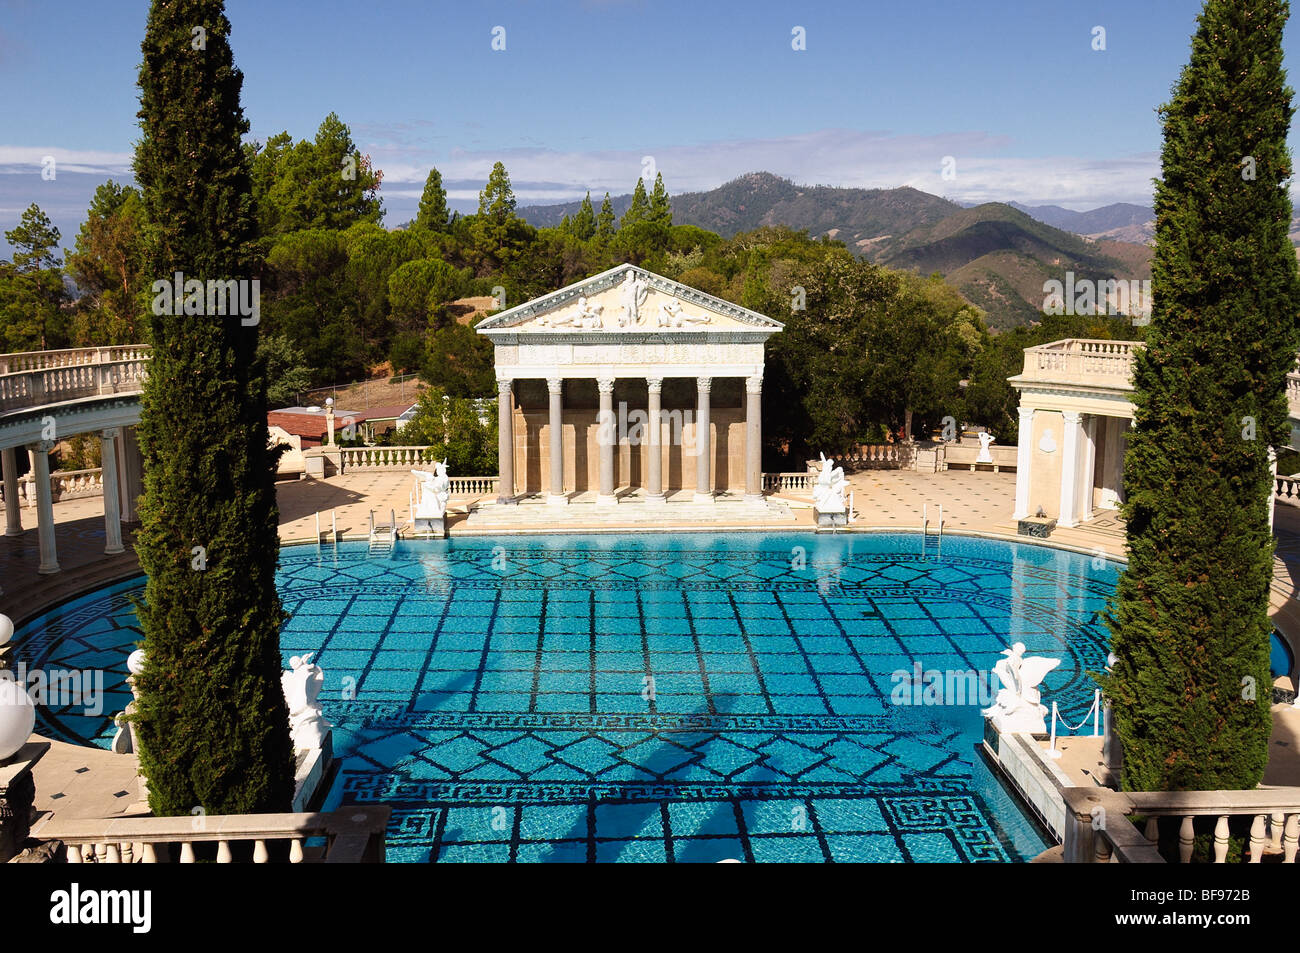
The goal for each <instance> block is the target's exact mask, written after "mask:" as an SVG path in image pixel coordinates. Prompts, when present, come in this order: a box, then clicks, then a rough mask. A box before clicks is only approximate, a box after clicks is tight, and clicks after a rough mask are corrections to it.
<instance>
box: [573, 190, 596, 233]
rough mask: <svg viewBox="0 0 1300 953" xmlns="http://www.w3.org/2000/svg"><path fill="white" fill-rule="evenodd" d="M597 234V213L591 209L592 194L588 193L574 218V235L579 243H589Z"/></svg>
mask: <svg viewBox="0 0 1300 953" xmlns="http://www.w3.org/2000/svg"><path fill="white" fill-rule="evenodd" d="M595 234H596V212H595V210H594V209H593V208H592V207H591V193H590V192H588V193H587V195H586V197H585V198H583V200H582V204H581V205H580V206H578V214H576V215H575V216H574V217H573V235H574V237H575V238H577V239H578V240H579V241H584V242H585V241H587V240H588V239H590V238H591V237H592V236H593V235H595Z"/></svg>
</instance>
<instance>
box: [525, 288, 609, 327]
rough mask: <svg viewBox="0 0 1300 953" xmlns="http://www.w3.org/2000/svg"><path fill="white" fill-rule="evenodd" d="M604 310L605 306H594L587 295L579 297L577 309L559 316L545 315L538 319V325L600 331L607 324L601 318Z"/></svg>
mask: <svg viewBox="0 0 1300 953" xmlns="http://www.w3.org/2000/svg"><path fill="white" fill-rule="evenodd" d="M604 310H605V308H604V306H603V305H599V304H592V303H591V302H589V301H588V300H587V298H586V296H585V295H578V304H577V306H576V307H575V308H572V309H570V310H568V311H563V312H561V313H559V314H544V315H542V316H541V317H540V318H538V319H537V323H538V324H539V325H540V326H542V327H544V328H581V329H582V330H584V331H599V330H600V329H601V328H603V327H604V326H605V322H604V321H603V320H601V317H600V313H601V312H602V311H604Z"/></svg>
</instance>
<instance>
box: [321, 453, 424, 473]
mask: <svg viewBox="0 0 1300 953" xmlns="http://www.w3.org/2000/svg"><path fill="white" fill-rule="evenodd" d="M428 449H430V448H429V447H342V448H341V449H340V451H339V453H340V461H341V463H342V469H343V472H344V473H346V472H348V471H349V470H409V469H419V468H421V467H423V466H424V465H425V464H426V463H427V462H428V461H427V460H426V459H425V456H424V453H425V451H426V450H428Z"/></svg>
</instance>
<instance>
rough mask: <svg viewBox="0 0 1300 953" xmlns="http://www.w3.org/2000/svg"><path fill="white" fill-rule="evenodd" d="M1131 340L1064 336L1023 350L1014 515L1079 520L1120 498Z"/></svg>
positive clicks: (1015, 380) (1017, 381) (1016, 381)
mask: <svg viewBox="0 0 1300 953" xmlns="http://www.w3.org/2000/svg"><path fill="white" fill-rule="evenodd" d="M1140 346H1141V345H1140V344H1138V343H1137V342H1133V341H1092V340H1081V339H1067V340H1063V341H1053V342H1052V343H1051V344H1044V345H1041V346H1039V347H1031V348H1026V349H1025V365H1024V370H1023V372H1022V373H1020V374H1018V375H1017V376H1015V377H1012V378H1010V379H1009V382H1010V384H1011V385H1012V386H1013V387H1015V388H1016V389H1017V390H1018V391H1019V392H1020V440H1019V449H1018V454H1017V459H1016V508H1015V512H1014V513H1013V514H1012V516H1013V518H1014V519H1018V520H1019V519H1024V518H1025V517H1026V516H1034V515H1036V514H1037V513H1038V512H1039V510H1042V512H1043V513H1044V514H1045V515H1046V516H1047V517H1050V518H1052V519H1055V520H1057V522H1058V523H1059V525H1061V526H1077V525H1078V524H1079V523H1083V522H1087V521H1088V520H1090V519H1092V518H1093V515H1094V514H1095V512H1096V511H1098V510H1113V509H1116V508H1117V507H1118V506H1119V504H1120V503H1121V502H1122V501H1123V499H1124V451H1125V448H1126V443H1127V435H1128V431H1129V428H1130V427H1131V426H1132V421H1133V403H1132V400H1131V398H1132V394H1133V349H1134V348H1135V347H1140Z"/></svg>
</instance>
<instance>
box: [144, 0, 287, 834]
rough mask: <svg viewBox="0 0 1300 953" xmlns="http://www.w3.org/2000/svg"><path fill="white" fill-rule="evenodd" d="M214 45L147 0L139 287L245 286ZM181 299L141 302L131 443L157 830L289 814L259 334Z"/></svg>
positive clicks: (243, 201) (221, 33) (230, 89)
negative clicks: (144, 363) (140, 472)
mask: <svg viewBox="0 0 1300 953" xmlns="http://www.w3.org/2000/svg"><path fill="white" fill-rule="evenodd" d="M229 35H230V22H229V21H228V20H227V19H226V16H225V12H224V9H223V3H222V0H154V2H153V5H152V7H151V9H150V12H149V21H148V25H147V26H146V29H145V38H144V43H143V45H142V49H143V62H142V64H141V67H140V80H139V85H140V90H141V96H140V112H139V117H140V125H141V129H142V135H141V138H140V141H139V144H138V146H137V149H136V154H135V175H136V179H137V181H138V182H139V184H140V188H141V195H142V199H143V202H144V206H145V215H146V223H147V224H146V245H147V250H146V255H147V264H148V272H147V273H148V275H149V276H150V278H151V279H152V280H154V281H157V280H163V281H167V282H172V281H173V276H174V273H176V272H182V273H183V275H184V277H185V279H186V280H187V281H189V280H194V279H197V280H199V281H203V282H207V281H209V280H213V281H226V280H235V281H251V280H252V279H253V277H254V275H255V269H256V266H257V264H258V262H257V258H256V245H255V239H256V237H257V234H256V225H255V223H256V221H257V219H256V212H255V209H254V207H253V200H252V196H251V193H250V179H249V167H248V160H247V157H246V154H245V152H244V150H243V149H242V148H241V146H240V137H241V135H242V134H243V133H245V132H246V131H247V129H248V123H247V122H246V121H245V119H244V114H243V109H242V108H241V106H240V101H239V95H240V88H241V86H242V84H243V76H242V75H241V73H240V72H239V70H237V69H236V68H235V67H234V66H233V64H232V60H231V52H230V45H229ZM246 287H249V288H250V289H251V287H252V286H251V284H250V285H249V286H246ZM155 291H156V289H155ZM181 294H182V289H180V288H173V289H172V290H171V291H170V292H168V293H164V294H162V295H158V296H157V297H155V299H154V307H153V309H152V310H153V316H152V317H151V320H150V323H151V326H152V331H153V347H154V349H153V361H152V363H151V364H150V368H149V378H148V381H147V383H146V385H145V388H144V394H143V397H142V412H141V421H140V426H139V438H140V447H141V450H142V452H143V455H144V484H145V492H144V497H143V499H142V501H141V504H140V519H141V527H140V532H139V535H138V536H137V538H136V550H137V552H138V553H139V556H140V565H141V567H142V568H143V569H144V571H145V572H146V573H147V574H148V583H147V585H146V588H145V597H144V602H143V604H142V605H140V606H139V607H138V614H139V618H140V626H141V631H142V632H143V634H144V648H145V652H146V654H147V662H146V667H145V670H144V672H143V674H142V675H141V677H140V678H139V680H138V685H139V689H140V693H141V703H140V710H139V712H138V718H139V723H138V737H139V739H140V749H141V750H140V765H141V769H142V771H143V772H144V775H145V777H146V778H147V779H148V782H149V801H150V806H151V807H152V808H153V810H154V813H156V814H159V815H175V814H189V813H191V812H192V811H193V810H194V809H195V808H198V807H201V808H203V810H204V811H206V812H207V813H257V812H267V811H287V810H288V809H289V807H290V804H291V801H292V796H293V753H292V750H291V744H290V740H289V730H288V712H287V710H286V707H285V703H284V697H283V694H282V692H281V689H280V672H281V660H280V649H279V626H280V623H281V621H282V610H281V606H280V600H279V597H278V596H277V594H276V590H275V568H276V562H277V559H278V554H279V539H278V534H277V522H278V519H277V515H278V514H277V510H276V503H275V487H274V482H273V481H274V472H275V455H274V454H273V453H271V452H270V451H269V450H268V448H267V424H266V381H265V377H264V374H263V369H262V368H261V367H260V366H259V364H258V363H257V360H256V345H257V328H256V326H254V325H253V324H251V323H249V324H248V325H245V323H244V318H243V317H242V316H241V315H239V314H235V315H228V316H221V315H214V314H212V313H210V312H211V310H213V309H208V310H207V311H206V312H205V313H202V314H195V313H191V314H189V315H186V314H183V313H181V314H167V313H165V312H166V311H169V310H170V311H179V310H181V309H180V308H178V307H176V306H175V304H179V303H180V302H179V300H178V299H179V298H180V296H181ZM199 297H200V298H201V297H202V296H199ZM168 299H173V301H175V304H172V302H171V301H169V300H168ZM186 301H187V302H191V303H197V302H195V301H194V299H193V298H192V297H189V296H187V298H186ZM169 305H171V306H169ZM160 312H162V313H160ZM249 320H250V322H251V318H250V319H249Z"/></svg>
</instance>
